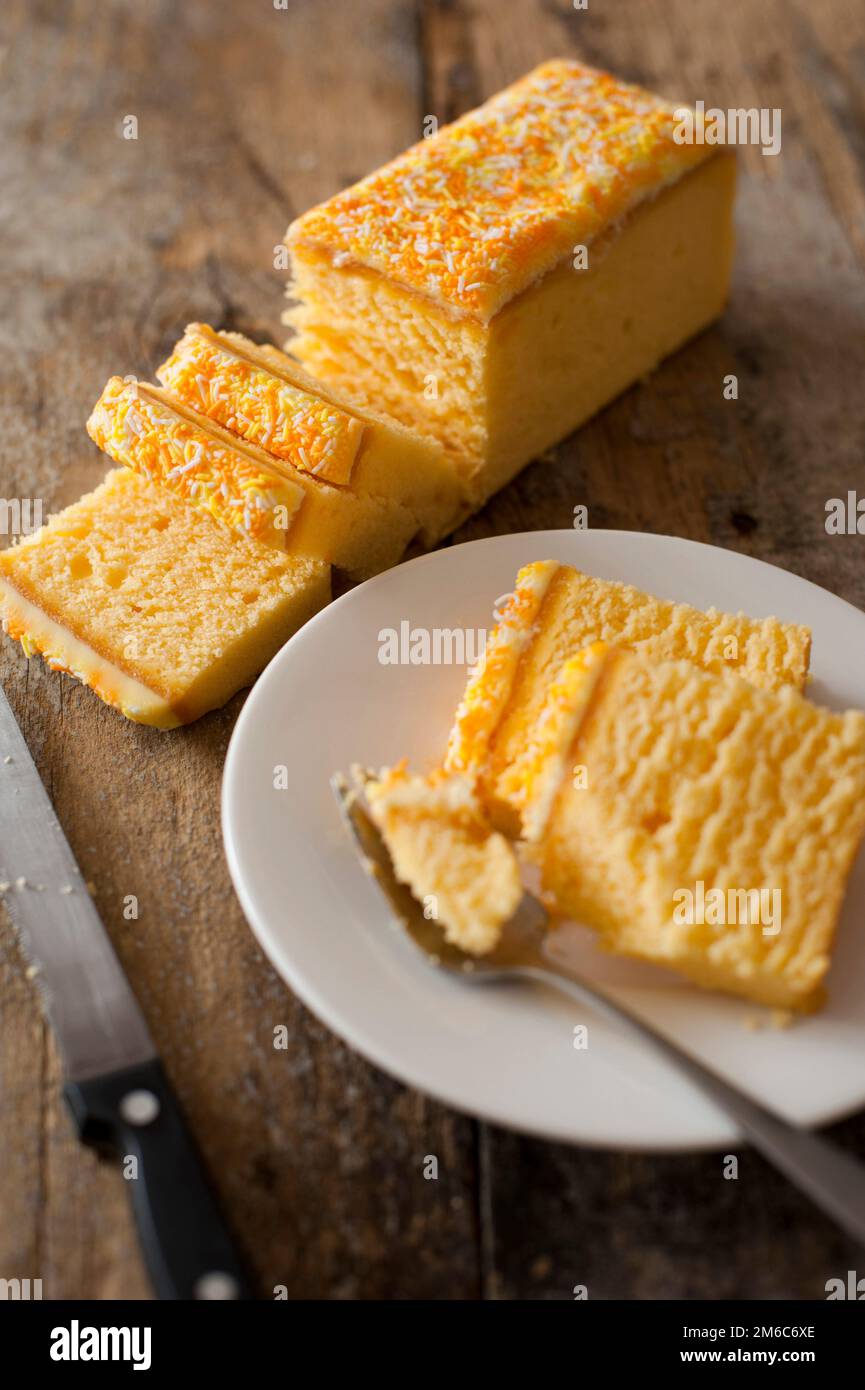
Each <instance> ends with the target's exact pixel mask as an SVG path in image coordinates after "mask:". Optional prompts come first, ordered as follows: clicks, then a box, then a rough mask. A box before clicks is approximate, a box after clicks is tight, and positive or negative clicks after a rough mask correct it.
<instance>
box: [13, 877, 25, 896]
mask: <svg viewBox="0 0 865 1390" xmlns="http://www.w3.org/2000/svg"><path fill="white" fill-rule="evenodd" d="M15 887H16V888H17V889H18V892H19V893H20V892H22V891H23V889H25V888H26V887H27V880H26V878H16V880H15Z"/></svg>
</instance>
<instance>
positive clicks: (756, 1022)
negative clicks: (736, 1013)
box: [742, 1014, 766, 1033]
mask: <svg viewBox="0 0 865 1390" xmlns="http://www.w3.org/2000/svg"><path fill="white" fill-rule="evenodd" d="M765 1024H766V1020H765V1019H764V1018H761V1017H760V1015H759V1014H746V1015H745V1017H744V1018H743V1019H742V1027H743V1028H744V1029H745V1031H746V1033H759V1032H760V1030H761V1028H764V1027H765Z"/></svg>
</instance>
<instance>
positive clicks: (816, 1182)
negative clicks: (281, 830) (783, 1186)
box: [330, 769, 865, 1245]
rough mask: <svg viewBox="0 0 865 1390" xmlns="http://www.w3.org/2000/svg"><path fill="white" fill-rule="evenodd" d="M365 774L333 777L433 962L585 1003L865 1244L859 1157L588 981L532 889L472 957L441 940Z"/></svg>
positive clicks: (374, 871) (355, 831)
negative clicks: (492, 941)
mask: <svg viewBox="0 0 865 1390" xmlns="http://www.w3.org/2000/svg"><path fill="white" fill-rule="evenodd" d="M369 776H370V774H367V773H364V772H363V771H362V770H360V769H358V770H357V771H356V772H355V781H356V785H355V786H352V785H350V783H349V782H348V780H347V779H346V778H345V777H344V776H343V775H342V774H341V773H337V774H335V775H334V776H333V777H332V778H331V779H330V784H331V787H332V788H333V792H334V795H335V796H336V799H337V802H338V804H339V808H340V811H341V813H342V818H343V821H344V823H345V825H346V828H347V829H348V831H349V833H350V835H351V837H352V839H353V841H354V844H355V847H356V850H357V852H358V854H359V856H360V859H361V862H362V864H363V866H364V868H365V870H366V872H367V873H368V874H369V875H370V877H372V878H373V879H374V880H375V882H376V883H377V884H378V887H379V888H380V889H381V891H382V893H383V894H384V896H385V898H386V900H387V903H388V905H389V907H390V910H391V914H392V916H393V917H394V918H395V920H396V922H397V923H398V924H399V926H401V927H402V928H403V930H404V932H405V934H406V935H407V936H408V937H409V938H410V940H411V941H413V942H414V944H415V946H417V947H418V948H419V950H420V951H421V953H422V954H423V956H424V957H425V959H426V960H427V961H428V962H429V963H430V964H431V965H433V966H435V967H437V968H438V969H440V970H444V971H445V972H446V973H447V974H449V975H452V976H453V977H454V979H456V980H459V981H462V982H465V983H469V984H492V983H494V982H496V981H500V980H510V979H515V978H516V979H523V980H540V981H542V982H543V983H544V984H548V985H553V986H554V987H555V988H556V989H558V990H561V991H562V993H564V994H568V995H570V996H571V997H572V998H574V999H576V1000H578V1001H579V1003H580V1004H585V1005H588V1006H589V1008H591V1009H593V1010H594V1011H595V1012H596V1013H598V1014H600V1015H601V1016H602V1017H603V1018H606V1019H608V1020H609V1021H610V1022H611V1023H613V1024H615V1025H616V1027H617V1028H619V1029H621V1031H622V1032H624V1033H625V1034H627V1035H628V1036H629V1037H631V1038H632V1039H633V1040H634V1041H635V1042H637V1043H639V1044H641V1045H642V1046H643V1047H647V1048H649V1049H650V1050H651V1051H652V1052H654V1053H655V1054H656V1055H657V1056H659V1057H661V1058H662V1059H663V1060H664V1061H666V1062H669V1063H670V1064H671V1065H672V1066H674V1067H675V1068H676V1069H677V1070H678V1071H679V1072H681V1073H682V1074H683V1075H684V1076H686V1077H687V1078H688V1080H689V1081H691V1082H693V1084H694V1085H695V1086H697V1087H698V1089H699V1090H701V1091H702V1092H703V1094H704V1095H706V1096H708V1097H709V1099H710V1100H712V1101H714V1102H715V1104H716V1105H717V1106H718V1107H719V1108H720V1109H721V1110H723V1111H725V1112H726V1114H727V1115H729V1116H730V1118H731V1119H732V1120H734V1121H735V1122H736V1124H737V1125H738V1126H739V1129H740V1130H741V1131H742V1133H743V1134H744V1135H745V1137H746V1138H747V1139H749V1140H750V1141H751V1143H752V1144H753V1145H754V1148H755V1149H758V1150H759V1152H760V1153H762V1155H763V1156H764V1158H766V1159H768V1161H769V1162H770V1163H772V1164H773V1165H774V1166H775V1167H776V1168H777V1169H778V1170H779V1171H780V1172H782V1173H783V1174H784V1175H785V1177H787V1178H788V1179H789V1180H790V1182H792V1183H793V1184H794V1185H795V1186H796V1187H798V1188H799V1189H800V1190H801V1191H802V1192H804V1193H806V1194H807V1195H808V1197H810V1199H811V1201H812V1202H814V1204H815V1205H816V1206H818V1207H819V1208H820V1209H821V1211H824V1212H825V1213H826V1215H827V1216H829V1217H831V1219H832V1220H833V1221H834V1222H835V1223H836V1224H837V1225H838V1226H839V1227H840V1228H841V1229H842V1230H843V1231H846V1233H847V1234H848V1235H850V1236H853V1237H854V1239H856V1240H858V1241H859V1242H860V1243H861V1244H863V1245H865V1164H862V1163H860V1162H859V1161H858V1160H857V1159H855V1158H853V1157H852V1156H851V1155H850V1154H847V1153H845V1152H843V1150H841V1149H839V1148H836V1147H835V1145H834V1144H830V1143H829V1141H828V1140H826V1139H823V1138H821V1137H820V1136H819V1135H817V1134H813V1133H812V1132H811V1131H809V1130H806V1129H802V1128H801V1127H800V1126H798V1125H793V1124H789V1123H788V1122H787V1121H786V1120H782V1119H781V1118H780V1117H779V1116H778V1115H775V1114H773V1113H772V1111H770V1110H767V1109H766V1108H765V1107H764V1106H762V1105H759V1104H758V1103H757V1102H756V1101H754V1100H752V1099H751V1098H750V1097H749V1096H746V1095H745V1094H744V1092H742V1091H740V1090H738V1089H737V1088H736V1087H735V1086H731V1085H730V1083H729V1082H728V1081H724V1080H723V1079H722V1078H721V1077H720V1076H718V1075H717V1073H716V1072H714V1071H712V1070H711V1069H710V1068H709V1067H706V1066H704V1065H703V1063H702V1062H698V1061H697V1060H696V1058H695V1057H692V1056H690V1055H689V1053H687V1052H685V1051H684V1050H683V1049H682V1048H681V1047H679V1046H678V1044H677V1043H674V1042H672V1041H671V1040H670V1039H669V1038H666V1037H664V1036H663V1034H661V1033H659V1032H657V1031H656V1029H654V1028H652V1027H651V1026H650V1025H649V1024H647V1023H644V1022H643V1021H642V1020H641V1019H640V1018H638V1017H637V1015H636V1014H634V1013H631V1011H630V1010H629V1009H626V1008H623V1007H622V1005H620V1004H617V1003H616V1002H615V1001H614V1000H613V999H611V998H610V997H609V995H607V994H604V993H602V992H601V990H599V989H596V988H595V986H594V985H592V984H589V983H588V982H587V981H586V980H584V979H583V978H582V976H580V975H578V974H577V973H576V972H575V971H574V970H573V969H572V968H571V966H570V965H569V964H568V963H567V962H566V961H564V960H562V959H557V958H556V954H555V932H551V931H549V930H548V927H549V918H548V915H547V912H546V910H545V909H544V907H543V906H542V904H541V903H540V902H538V900H537V898H535V897H534V896H533V895H532V894H531V893H529V892H526V893H524V895H523V898H522V902H521V903H520V905H519V907H518V908H517V911H516V912H515V913H514V915H513V917H512V918H511V919H510V920H509V921H508V922H507V923H506V924H505V927H504V929H503V931H502V935H501V938H500V940H499V943H498V945H497V946H496V948H495V950H493V951H490V952H489V953H488V954H487V955H484V956H470V955H468V954H467V953H466V952H464V951H461V950H460V949H459V948H458V947H457V946H454V945H452V944H451V943H450V942H447V941H445V940H444V937H443V935H442V930H441V927H439V926H438V925H437V924H436V923H435V922H434V921H431V920H429V919H428V918H426V917H425V916H424V912H423V908H422V907H421V905H420V903H419V902H418V901H417V899H416V898H415V897H414V895H413V894H412V892H411V890H410V889H409V888H408V887H407V886H406V885H405V884H403V883H400V882H399V880H398V879H397V877H396V875H395V873H394V870H393V864H392V862H391V858H390V854H389V852H388V849H387V846H386V845H385V843H384V840H383V839H382V837H381V834H380V832H379V830H378V827H377V826H376V825H375V824H374V823H373V821H372V820H371V818H370V816H369V813H368V812H367V810H366V808H365V806H364V804H363V798H362V795H361V791H362V787H363V785H364V783H365V781H367V780H369Z"/></svg>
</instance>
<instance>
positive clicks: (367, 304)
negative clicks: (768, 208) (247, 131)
mask: <svg viewBox="0 0 865 1390" xmlns="http://www.w3.org/2000/svg"><path fill="white" fill-rule="evenodd" d="M680 112H681V108H678V107H676V106H674V105H673V104H672V103H669V102H667V101H664V100H663V99H661V98H660V97H657V96H654V95H652V94H651V93H649V92H646V91H644V90H642V89H641V88H639V87H635V86H632V85H630V84H628V83H625V82H621V81H619V80H617V79H616V78H614V77H612V76H610V75H609V74H608V73H603V72H598V71H596V70H594V69H592V68H589V67H586V66H585V65H583V64H582V63H579V62H575V61H568V60H557V61H552V62H547V63H544V64H542V66H540V67H538V68H536V69H534V71H532V72H530V73H529V74H528V75H527V76H526V77H524V78H522V79H521V80H520V81H518V82H516V83H514V85H513V86H511V87H508V88H506V89H505V90H504V91H502V92H500V93H499V94H498V95H497V96H495V97H493V98H492V99H491V100H490V101H488V102H486V103H485V104H484V105H483V106H481V107H479V108H478V109H477V110H474V111H470V112H468V114H466V115H464V116H462V117H461V118H460V119H459V120H457V121H455V122H454V123H453V124H452V125H449V126H445V127H443V128H442V129H441V130H440V131H439V132H438V133H437V134H435V135H433V136H432V137H430V138H429V139H425V140H422V141H421V142H420V143H419V144H417V145H414V146H413V147H412V148H411V149H409V150H407V151H406V152H405V153H404V154H402V155H400V156H398V158H396V159H395V160H393V161H392V162H391V163H390V164H387V165H385V166H384V167H383V168H381V169H379V170H377V171H376V172H375V173H372V174H370V175H369V176H368V177H367V178H365V179H362V180H361V182H360V183H357V184H354V185H353V186H352V187H350V188H348V189H346V190H344V191H343V192H341V193H338V194H337V195H336V196H335V197H333V198H331V199H329V200H328V201H327V202H325V203H323V204H321V205H319V206H317V207H314V208H312V209H310V210H309V211H308V212H305V213H304V214H303V215H302V216H301V217H299V218H298V219H297V220H296V221H295V222H293V223H292V225H291V226H290V227H289V229H288V232H287V234H286V242H287V245H288V246H289V248H290V251H291V255H292V269H293V282H292V284H291V286H290V287H289V293H290V294H291V295H292V296H293V297H294V298H295V299H296V301H297V303H296V304H295V306H294V307H293V308H292V309H290V310H289V311H288V313H287V315H286V322H288V323H289V324H290V325H291V326H292V327H293V328H294V330H295V333H296V336H295V337H294V339H293V340H292V341H291V342H290V343H289V344H288V345H287V346H288V348H289V350H290V351H291V352H292V353H293V354H294V356H295V357H297V358H298V360H299V361H300V362H301V363H302V364H303V366H305V367H306V368H307V370H308V371H309V372H311V373H312V374H313V375H314V376H315V377H316V378H318V379H319V380H321V381H324V382H327V383H330V384H332V385H333V386H334V387H335V388H339V389H340V390H342V391H343V392H344V393H345V394H346V396H348V397H349V398H351V399H355V400H359V401H361V402H366V403H368V404H375V405H376V406H377V407H378V408H381V409H384V410H386V411H387V413H388V414H390V415H392V416H394V417H395V418H396V419H398V420H402V421H403V422H404V423H405V424H407V425H409V426H411V427H412V428H414V429H417V430H419V431H421V432H422V433H424V434H432V435H434V436H435V437H436V438H438V439H439V440H440V441H441V442H442V443H443V444H444V445H445V447H446V448H447V449H448V450H449V452H450V453H451V455H452V457H453V459H454V461H455V466H457V467H459V468H460V469H461V470H462V471H463V472H464V474H465V476H466V478H467V480H468V482H469V485H470V488H471V491H472V495H473V497H474V500H475V502H476V503H477V502H480V501H483V500H484V498H486V497H488V496H489V495H490V494H491V493H492V492H494V491H495V490H496V489H497V488H499V487H501V486H502V484H504V483H505V482H507V481H508V479H509V478H511V477H513V475H514V474H515V473H516V472H517V471H518V470H519V469H520V468H521V467H522V466H523V465H524V464H525V463H526V462H527V461H528V460H529V459H531V458H533V457H535V456H536V455H538V454H539V453H541V452H542V451H543V450H545V449H547V448H548V447H549V446H550V445H551V444H554V443H555V442H556V441H557V440H559V439H561V438H562V437H563V436H564V435H566V434H568V433H570V432H571V431H572V430H573V429H575V428H576V427H577V426H578V425H580V424H581V423H582V422H583V421H584V420H586V419H588V418H589V416H591V415H593V414H594V413H595V412H596V411H597V410H599V409H600V408H601V407H602V406H603V405H605V404H606V403H607V402H608V401H610V400H612V399H613V397H615V396H616V395H618V394H619V393H620V392H621V391H623V390H624V389H625V388H626V387H627V386H629V385H631V383H632V382H634V381H636V380H638V379H639V378H640V377H642V376H644V375H645V374H646V373H647V372H649V371H650V370H651V369H652V368H654V367H655V366H656V365H657V364H658V363H659V362H660V361H661V359H662V358H664V357H666V356H667V355H668V354H669V353H671V352H674V351H675V350H676V349H677V348H678V347H679V346H680V345H681V344H682V343H684V342H685V341H686V340H687V339H688V338H690V337H692V336H693V335H694V334H695V333H697V332H699V331H700V330H701V329H702V328H703V327H705V325H706V324H708V323H710V322H711V321H712V319H714V318H715V317H716V316H717V315H718V314H719V313H720V312H721V309H722V307H723V304H724V301H725V298H726V295H727V288H728V282H729V277H730V267H731V260H732V249H733V230H732V206H733V198H734V186H735V163H734V158H733V155H732V154H731V153H730V152H729V151H727V150H718V149H717V147H716V146H714V145H710V144H708V143H691V144H682V143H678V142H677V139H676V135H677V129H678V128H679V126H680V120H679V116H678V115H677V113H680Z"/></svg>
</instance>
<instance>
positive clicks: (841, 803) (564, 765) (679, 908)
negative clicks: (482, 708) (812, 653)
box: [523, 643, 865, 1010]
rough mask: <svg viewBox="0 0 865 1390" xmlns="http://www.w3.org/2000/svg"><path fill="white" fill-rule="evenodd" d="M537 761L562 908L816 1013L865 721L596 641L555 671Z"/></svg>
mask: <svg viewBox="0 0 865 1390" xmlns="http://www.w3.org/2000/svg"><path fill="white" fill-rule="evenodd" d="M526 750H527V757H526V760H525V761H524V764H523V776H524V779H525V782H526V799H525V807H526V815H525V826H526V831H527V834H528V837H529V839H530V841H531V842H532V843H533V845H534V847H535V853H536V856H537V859H538V861H539V863H540V866H541V873H542V879H543V886H544V889H545V891H546V893H547V894H548V895H550V897H551V899H552V902H553V904H554V905H555V908H556V910H557V911H559V912H561V913H563V914H564V915H566V916H569V917H574V918H576V919H577V920H579V921H582V922H585V923H587V924H588V925H590V926H593V927H595V928H596V929H597V930H598V931H599V932H600V933H601V935H602V938H603V941H604V944H605V945H606V946H607V947H608V948H609V949H610V950H612V951H614V952H616V953H618V954H621V955H627V956H635V957H638V958H639V959H641V960H647V961H653V962H655V963H657V964H660V965H665V966H669V967H671V968H672V969H674V970H677V971H679V972H680V973H681V974H683V975H685V976H687V977H688V978H689V979H691V980H693V981H695V982H696V983H697V984H699V985H703V986H705V987H707V988H711V989H719V990H725V991H728V992H730V993H732V994H737V995H740V996H742V997H744V998H746V999H751V1000H754V1001H755V1002H757V1003H761V1004H767V1005H771V1006H775V1007H779V1008H792V1009H805V1010H807V1009H810V1008H813V1007H815V1006H816V1005H817V1004H818V1003H819V1002H820V991H821V984H822V981H823V978H824V976H825V974H826V971H827V969H828V967H829V961H830V952H831V949H832V941H833V936H834V932H835V925H836V921H837V918H838V913H839V910H840V907H841V902H842V898H843V893H844V886H845V883H846V880H847V876H848V873H849V871H850V868H851V865H852V863H853V859H854V856H855V854H856V850H857V847H858V845H859V842H860V839H861V837H862V831H863V828H865V715H863V714H861V713H858V712H848V713H846V714H834V713H831V712H829V711H828V710H824V709H820V708H818V707H817V706H816V705H813V704H811V703H810V701H808V700H806V699H804V698H803V696H801V695H800V694H799V693H798V692H797V691H796V690H794V689H793V688H791V687H789V686H788V687H783V688H781V689H779V690H771V689H759V688H757V687H755V686H753V685H751V684H749V683H748V682H747V681H744V680H741V679H739V678H738V677H736V676H734V675H732V674H722V675H714V674H710V673H708V672H706V671H704V670H700V669H699V668H698V667H696V666H694V665H692V664H691V663H689V662H684V661H660V662H658V661H653V660H650V659H649V658H648V656H647V655H646V654H645V652H643V653H638V652H629V651H626V650H622V649H615V648H608V647H606V645H605V644H603V643H601V644H596V645H595V646H594V647H592V648H591V649H590V650H589V651H588V652H585V653H581V654H579V655H578V656H577V657H575V658H572V659H571V660H570V661H568V662H566V663H565V665H564V666H563V667H562V668H561V670H560V672H559V675H558V677H557V679H556V680H555V681H554V682H553V683H552V685H551V686H550V688H549V689H548V691H547V697H546V701H545V704H544V708H543V710H542V711H541V714H540V717H539V718H538V719H537V720H536V721H535V722H534V726H533V728H530V729H528V730H527V731H526Z"/></svg>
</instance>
